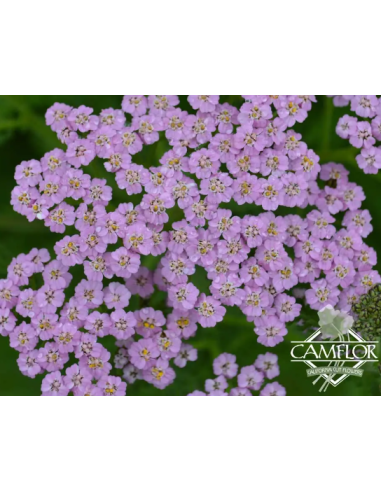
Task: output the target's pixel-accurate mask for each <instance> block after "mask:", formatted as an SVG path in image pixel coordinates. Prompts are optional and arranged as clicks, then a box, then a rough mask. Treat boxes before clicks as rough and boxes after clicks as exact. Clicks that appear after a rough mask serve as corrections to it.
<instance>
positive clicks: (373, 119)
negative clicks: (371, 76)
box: [333, 96, 381, 174]
mask: <svg viewBox="0 0 381 492" xmlns="http://www.w3.org/2000/svg"><path fill="white" fill-rule="evenodd" d="M333 103H334V105H335V106H347V105H348V104H350V106H351V111H352V112H353V113H355V114H356V115H357V116H358V117H360V118H361V119H359V118H357V117H356V116H350V115H348V114H346V115H345V116H343V117H342V118H340V120H339V122H338V124H337V127H336V132H337V134H338V135H339V136H340V137H341V138H345V139H346V140H349V142H350V144H351V145H352V146H353V147H355V148H356V149H361V151H360V153H359V154H358V156H357V157H356V160H357V163H358V165H359V167H360V168H361V169H362V170H363V171H364V173H366V174H377V173H378V171H379V169H381V149H380V147H377V146H376V141H377V140H378V141H380V140H381V102H380V98H378V97H377V96H334V99H333Z"/></svg>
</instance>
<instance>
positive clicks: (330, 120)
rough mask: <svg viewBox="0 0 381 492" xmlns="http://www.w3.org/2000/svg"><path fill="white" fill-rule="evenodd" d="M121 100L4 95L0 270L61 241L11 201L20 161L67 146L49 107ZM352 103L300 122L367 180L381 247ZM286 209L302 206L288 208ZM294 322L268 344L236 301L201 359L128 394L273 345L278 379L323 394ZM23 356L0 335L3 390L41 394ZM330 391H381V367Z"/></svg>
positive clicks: (321, 105)
mask: <svg viewBox="0 0 381 492" xmlns="http://www.w3.org/2000/svg"><path fill="white" fill-rule="evenodd" d="M121 100H122V96H0V171H1V178H0V278H5V277H6V275H7V266H8V264H9V263H10V262H11V260H12V258H13V257H14V256H16V255H18V254H19V253H27V252H29V251H30V250H31V249H32V248H33V247H47V248H48V249H49V250H50V251H52V247H53V245H54V243H55V242H56V241H57V240H58V238H60V237H61V235H57V234H53V233H51V232H50V231H49V229H47V228H45V227H44V225H43V223H41V222H38V221H35V222H33V223H29V222H28V221H27V219H26V218H25V217H22V216H21V215H19V214H17V213H16V212H14V211H13V209H12V207H11V205H10V194H11V190H12V188H13V187H14V186H15V181H14V177H13V176H14V170H15V167H16V165H18V164H19V163H20V162H21V161H22V160H29V159H32V158H34V159H40V158H41V157H42V156H43V155H44V153H45V152H47V151H49V150H52V149H53V148H55V147H62V145H61V144H60V143H59V141H58V140H57V138H56V135H55V133H54V132H52V131H51V130H50V129H49V128H48V127H46V126H45V119H44V114H45V111H46V109H47V108H48V107H49V106H51V105H52V104H53V103H54V102H57V101H58V102H64V103H66V104H69V105H72V106H76V107H78V106H80V105H81V104H84V105H86V106H91V107H93V108H94V110H95V112H96V113H99V112H100V111H101V110H102V109H105V108H109V107H114V108H119V107H120V106H121ZM223 101H229V102H231V103H233V104H236V105H239V104H240V98H238V97H237V96H223ZM181 105H182V107H183V108H184V109H188V108H189V106H188V104H187V102H186V99H185V98H181ZM346 111H347V108H334V107H333V104H332V101H331V99H329V98H326V97H319V98H318V103H317V104H314V105H313V108H312V110H311V112H310V114H309V116H308V118H307V120H306V121H305V122H304V123H303V124H301V125H297V126H296V127H295V129H296V130H298V131H300V132H301V133H302V135H303V140H304V141H305V142H306V143H307V145H308V146H309V147H310V148H312V149H313V150H314V151H315V152H316V153H317V154H318V155H319V156H320V162H321V163H326V162H339V163H342V164H344V165H345V166H346V167H347V169H348V170H350V181H353V182H356V183H358V184H360V185H361V186H362V187H363V188H364V191H365V195H366V197H367V199H366V201H365V203H364V204H363V207H364V208H367V209H368V210H369V211H370V213H371V215H372V217H373V228H374V230H373V233H372V234H371V235H370V236H369V237H368V238H367V239H366V242H367V243H368V244H369V245H370V246H372V247H373V248H375V249H376V251H377V252H379V251H380V250H381V246H380V244H379V237H380V233H381V230H380V229H381V218H380V214H381V209H380V192H381V191H380V190H381V186H380V185H381V174H379V175H376V176H374V175H365V174H364V173H363V172H362V171H361V170H360V169H359V168H358V167H357V164H356V161H355V155H356V153H357V151H356V150H355V149H353V148H352V147H351V146H350V145H349V144H348V142H346V141H344V140H342V139H340V138H339V137H338V136H337V135H336V134H335V126H336V123H337V120H338V118H339V117H340V116H341V115H343V114H345V113H346ZM165 150H166V146H165V143H164V142H161V141H160V142H159V143H158V144H157V145H153V146H151V147H146V148H145V149H144V151H143V153H142V154H141V155H140V156H137V158H136V159H134V161H135V162H138V163H142V164H145V165H147V166H151V165H157V164H158V159H159V158H160V157H161V155H162V154H163V152H164V151H165ZM88 172H89V173H90V174H91V175H92V176H96V177H106V176H107V177H108V179H109V182H110V183H111V184H112V186H113V189H114V191H115V194H114V197H115V198H116V200H118V201H131V200H128V199H127V197H126V195H125V194H124V192H121V191H120V190H117V188H116V186H115V184H114V181H113V180H114V178H113V177H112V176H111V175H110V174H108V173H106V171H105V170H104V168H103V166H102V165H101V162H100V161H96V162H94V163H92V164H91V165H90V166H89V168H88ZM236 207H237V206H234V207H233V211H234V213H239V215H242V214H245V213H258V212H260V209H259V208H257V207H255V206H247V205H246V206H244V207H240V208H239V210H238V209H237V208H236ZM279 212H280V213H295V212H296V211H294V210H290V209H286V210H285V211H279ZM276 213H278V212H276ZM148 261H149V260H148ZM196 283H197V285H198V286H199V287H200V288H201V289H202V290H204V289H205V286H206V284H205V280H204V278H203V276H202V274H201V273H200V272H199V271H198V272H197V274H196ZM157 297H158V298H159V296H157ZM154 302H155V300H154ZM314 324H316V322H314ZM288 329H289V334H288V335H287V337H286V339H285V341H284V342H283V343H282V344H280V345H278V346H276V347H274V348H266V347H263V346H262V345H259V344H258V343H257V341H256V340H257V336H256V335H255V334H254V333H253V325H252V324H250V323H247V322H246V320H245V318H244V317H243V315H242V314H240V312H239V311H238V309H232V308H230V309H228V314H227V316H226V319H225V320H224V322H223V323H221V324H220V325H218V326H217V327H216V328H213V329H209V330H205V329H202V328H199V329H198V333H197V336H196V337H195V338H194V339H191V340H190V343H192V344H193V345H195V346H196V347H197V348H198V349H199V359H198V361H196V362H193V363H189V364H188V366H187V367H186V368H185V369H178V368H177V369H176V372H177V378H176V380H175V382H174V384H172V385H171V386H169V387H167V388H166V389H165V390H164V391H159V390H157V389H155V388H153V387H152V386H151V385H148V384H147V383H145V382H142V381H140V382H137V383H135V384H134V385H133V386H129V389H128V394H129V395H186V394H187V393H189V392H191V391H193V390H195V389H200V390H202V389H203V385H204V381H205V379H207V378H209V377H213V373H212V361H213V359H214V358H215V357H216V356H218V355H219V354H220V353H221V352H231V353H234V354H236V355H237V360H238V363H239V364H240V365H249V364H251V363H253V361H254V360H255V358H256V357H257V355H258V354H260V353H265V352H266V351H270V352H273V353H275V354H277V355H278V357H279V363H280V369H281V376H280V377H279V378H278V381H279V382H280V383H281V384H283V385H284V386H285V387H286V390H287V393H288V394H289V395H317V394H319V393H318V389H317V388H315V387H314V386H313V385H312V380H311V379H308V378H307V376H306V374H305V369H306V366H304V365H303V367H302V365H301V364H297V363H291V362H290V348H291V344H290V340H303V339H304V338H306V333H303V331H302V330H303V329H302V328H300V327H297V326H296V325H295V324H288ZM106 344H107V346H108V348H111V347H112V345H113V344H112V343H111V344H110V341H109V340H107V341H106ZM17 357H18V353H17V352H16V351H15V350H13V349H11V348H10V347H9V339H8V338H5V337H1V336H0V395H39V394H40V383H41V377H38V378H36V379H34V380H32V379H29V378H27V377H24V376H22V374H21V373H20V372H19V369H18V366H17V363H16V359H17ZM326 394H327V395H378V394H379V376H378V371H377V369H376V367H374V365H373V366H371V365H370V364H367V365H366V369H365V372H364V375H363V377H362V378H355V377H350V378H349V379H347V380H346V381H345V382H344V383H342V384H341V385H340V386H338V387H337V388H332V387H331V388H329V389H328V391H327V393H326Z"/></svg>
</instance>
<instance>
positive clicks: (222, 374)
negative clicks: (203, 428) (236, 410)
mask: <svg viewBox="0 0 381 492" xmlns="http://www.w3.org/2000/svg"><path fill="white" fill-rule="evenodd" d="M213 373H214V375H215V376H217V377H216V378H214V379H207V380H206V381H205V392H203V391H193V393H190V394H189V395H188V396H253V392H258V391H260V390H261V391H260V396H284V395H285V394H286V390H285V388H284V387H283V386H281V385H280V384H279V383H278V382H277V381H270V382H269V383H268V384H266V385H265V380H266V379H267V380H272V379H274V378H275V377H277V376H279V366H278V357H277V356H276V355H275V354H271V353H270V352H267V353H266V354H263V355H259V356H258V357H257V359H256V361H255V362H254V363H253V364H252V365H250V366H245V367H241V368H239V366H238V364H237V362H236V357H235V355H233V354H227V353H223V354H221V355H219V356H218V357H217V358H216V359H215V360H214V362H213ZM264 385H265V386H264Z"/></svg>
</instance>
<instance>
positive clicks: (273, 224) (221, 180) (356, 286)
mask: <svg viewBox="0 0 381 492" xmlns="http://www.w3.org/2000/svg"><path fill="white" fill-rule="evenodd" d="M219 98H220V96H189V97H188V101H189V104H190V106H191V107H192V108H193V110H194V113H188V112H187V111H184V110H182V109H180V108H179V107H177V106H178V105H179V99H178V97H177V96H148V97H146V96H142V95H140V96H124V99H123V102H122V109H123V110H120V109H116V110H115V109H107V110H103V111H102V112H101V113H100V115H99V116H96V115H93V110H92V109H91V108H88V107H85V106H80V107H79V108H72V107H69V106H67V105H65V104H59V103H56V104H54V105H53V106H52V107H51V108H50V109H49V110H48V111H47V113H46V122H47V124H48V125H49V126H51V128H52V130H53V131H55V132H56V133H57V135H58V138H59V139H60V140H61V142H62V143H64V144H66V146H67V149H66V150H62V149H59V148H57V149H54V150H52V151H51V152H48V153H47V154H45V156H44V157H42V159H41V160H40V161H37V160H31V161H28V162H22V163H21V164H20V165H18V166H17V167H16V172H15V178H16V181H17V186H16V187H15V188H14V190H13V192H12V204H13V206H14V209H15V210H16V211H17V212H19V213H20V214H22V215H24V216H26V217H27V219H28V220H30V221H32V220H41V221H44V223H45V225H46V226H47V227H49V228H50V229H51V231H53V232H55V233H59V234H60V239H59V240H58V241H57V243H56V245H55V247H54V252H55V255H56V256H55V258H51V257H50V254H49V252H48V251H47V250H45V249H42V250H36V249H34V250H32V251H31V252H30V253H28V254H25V255H24V254H22V255H19V256H18V257H17V258H14V259H13V261H12V263H11V264H10V266H9V268H8V277H7V279H5V280H0V333H1V334H3V335H9V337H10V344H11V346H12V347H13V348H15V349H16V350H17V351H19V352H20V355H19V359H18V364H19V367H20V370H21V372H22V373H23V374H25V375H26V376H29V377H35V376H36V375H37V374H41V373H45V372H47V375H46V376H45V377H44V379H43V382H42V394H43V395H67V394H69V393H70V394H74V395H75V396H79V395H104V396H115V395H116V396H118V395H124V394H125V393H126V383H125V382H124V381H123V380H122V379H121V378H120V377H118V376H116V375H112V374H115V372H114V371H115V369H116V370H122V371H123V379H124V380H125V381H127V382H128V383H132V382H134V381H135V380H136V379H137V378H139V379H143V380H145V381H147V382H148V383H151V384H153V385H154V386H156V387H157V388H160V389H162V388H165V387H166V386H167V385H169V384H170V383H171V382H172V381H173V380H174V378H175V371H174V369H173V364H175V365H176V366H178V367H184V366H185V365H186V363H187V362H188V361H194V360H195V359H196V358H197V351H196V350H195V349H194V348H193V347H192V346H191V345H190V344H189V343H187V341H188V339H189V338H191V337H192V336H194V335H195V333H196V330H197V327H198V326H201V327H202V328H212V327H215V326H216V325H217V324H218V323H220V322H222V321H223V319H224V315H225V313H226V310H227V308H228V307H229V306H238V307H239V308H240V309H241V311H242V313H243V314H244V315H245V316H246V317H247V320H248V321H249V322H253V328H254V331H255V333H256V334H257V335H258V342H259V343H261V344H263V345H265V346H267V347H274V346H275V345H277V344H278V343H280V342H282V340H283V338H284V336H285V335H286V333H287V328H286V323H287V322H290V321H293V320H294V319H295V318H296V317H298V316H299V314H300V311H301V305H300V304H299V303H297V302H296V299H295V297H294V296H293V295H292V290H291V289H293V288H294V287H295V286H297V285H298V284H302V285H301V286H302V287H303V289H304V291H305V297H306V301H307V303H308V304H309V305H310V306H311V308H313V309H315V310H319V309H321V308H323V307H324V306H326V305H328V304H331V305H336V304H338V305H339V306H340V308H341V309H343V310H347V311H349V310H350V308H351V305H352V303H353V302H355V301H356V299H358V297H359V296H360V295H361V294H363V293H366V292H367V291H368V290H369V289H370V288H371V287H372V285H374V284H375V283H378V282H379V281H380V277H379V275H378V273H377V272H376V271H374V270H372V267H373V266H374V265H375V264H376V254H375V252H374V250H373V249H372V248H370V247H368V246H366V245H365V244H364V242H363V238H365V237H366V236H367V235H368V234H369V233H370V232H371V230H372V226H371V225H370V220H371V218H370V215H369V212H368V211H366V210H361V209H360V207H361V203H362V201H363V200H364V198H365V197H364V193H363V191H362V188H361V187H359V186H356V184H354V183H351V182H349V180H348V172H347V171H346V170H345V169H344V167H343V166H341V165H340V164H333V163H331V164H326V165H324V166H320V164H319V157H318V156H317V155H316V154H315V153H314V152H313V151H312V150H311V149H308V147H307V145H306V144H305V143H304V142H303V141H302V140H301V135H300V134H298V133H296V132H295V131H293V130H291V129H289V128H290V127H292V126H293V125H294V124H295V123H296V122H302V121H303V120H304V119H305V118H306V117H307V113H308V111H309V110H310V109H311V105H312V102H314V101H315V98H314V97H313V96H253V95H245V96H243V98H244V102H243V104H242V105H241V107H240V108H239V109H238V108H236V107H234V106H232V105H231V104H228V103H227V102H224V103H222V102H220V99H219ZM126 114H127V116H126ZM160 133H161V134H162V135H164V136H165V138H166V140H167V142H168V143H169V145H170V150H168V151H167V152H165V153H164V155H163V156H162V157H161V159H160V161H159V163H151V164H152V166H149V167H146V166H143V165H140V164H136V163H134V160H135V156H136V154H137V153H139V152H140V151H141V150H142V148H143V145H151V144H153V143H154V142H156V141H158V140H159V136H160ZM95 158H101V159H103V161H104V167H105V168H106V170H107V171H109V172H110V173H112V174H114V177H115V181H116V185H117V186H118V187H119V188H120V189H121V190H125V193H126V195H127V196H132V198H131V199H130V200H132V201H134V203H132V201H128V198H127V201H126V202H123V203H116V202H115V200H112V194H113V190H112V188H111V186H109V185H108V184H107V182H106V180H105V179H97V178H92V177H91V176H90V174H87V173H86V167H87V166H89V165H90V164H91V162H92V161H93V160H94V159H95ZM89 172H90V173H91V165H90V167H89ZM319 178H320V180H321V181H319V180H318V179H319ZM319 185H320V186H319ZM134 195H137V196H136V197H135V196H134ZM233 202H235V203H236V204H238V205H244V204H249V205H250V204H252V205H260V206H261V207H262V209H263V212H261V213H259V214H250V215H247V214H244V213H241V214H239V209H240V207H237V205H234V203H233ZM232 208H235V209H236V210H237V211H238V212H237V214H236V215H234V214H233V212H232V210H231V209H232ZM249 208H250V207H249ZM278 208H279V215H276V214H275V213H274V212H275V211H276V210H277V209H278ZM170 209H173V212H174V216H175V217H176V220H175V221H174V220H173V218H172V219H171V217H170V215H169V213H170ZM246 211H247V208H246ZM288 211H290V212H291V213H287V212H288ZM295 212H301V215H296V214H295ZM341 212H343V214H339V213H341ZM338 214H339V216H338ZM338 217H340V219H339V218H338ZM341 217H343V218H342V220H341ZM178 219H180V220H178ZM334 224H335V225H334ZM72 226H74V227H75V229H76V231H74V234H70V235H68V234H67V230H66V229H67V228H69V229H70V228H71V229H70V230H71V231H72V230H73V227H72ZM65 234H66V235H65ZM147 257H150V258H147ZM152 257H153V258H152ZM146 259H147V260H146ZM75 265H82V266H83V272H84V278H82V280H80V281H79V283H77V285H76V286H73V284H72V280H73V275H72V273H73V272H72V273H71V272H70V270H71V268H72V267H74V266H75ZM152 265H155V267H154V268H152ZM148 266H149V267H150V268H148ZM196 267H197V268H199V269H201V270H203V271H204V272H205V276H206V277H207V281H208V283H209V288H208V291H207V292H206V293H201V292H200V290H199V288H198V287H197V286H196V285H194V283H192V275H193V274H194V273H195V270H196ZM34 275H36V276H40V277H41V276H42V279H43V285H42V286H41V287H40V288H35V289H33V288H32V285H33V283H32V282H36V281H38V279H37V280H36V281H34V280H33V279H31V277H33V276H34ZM303 284H304V285H303ZM158 291H162V292H164V293H167V297H166V302H165V305H164V306H163V307H162V309H160V310H156V309H154V308H153V307H149V306H148V304H149V301H150V299H151V296H152V295H153V293H154V292H158ZM131 296H137V297H138V298H139V301H140V305H139V307H140V309H137V310H134V311H132V310H129V306H131ZM108 335H111V336H112V337H114V338H115V339H116V345H117V347H118V349H117V352H116V355H115V358H114V366H112V365H111V363H110V358H111V353H110V351H109V350H107V349H106V348H105V347H104V345H103V344H102V338H103V337H105V336H108ZM75 359H76V360H75ZM254 366H255V367H256V368H257V369H256V370H258V367H257V364H255V365H254ZM253 370H254V369H253ZM242 371H244V370H242ZM241 374H242V373H241ZM239 378H240V376H239ZM243 379H244V377H243V376H242V377H241V380H243ZM257 384H259V381H258V382H257V383H256V384H255V385H253V388H254V389H255V388H256V387H257V386H256V385H257ZM271 384H275V383H271ZM238 387H239V388H241V385H240V384H238ZM247 388H248V389H251V385H247ZM240 391H241V390H240V389H237V390H234V391H233V390H232V392H231V393H230V394H241V393H240ZM282 391H283V390H281V389H279V388H278V387H277V386H276V387H275V388H270V389H269V390H268V391H267V390H266V388H265V389H264V390H263V391H262V394H267V393H269V394H282Z"/></svg>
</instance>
